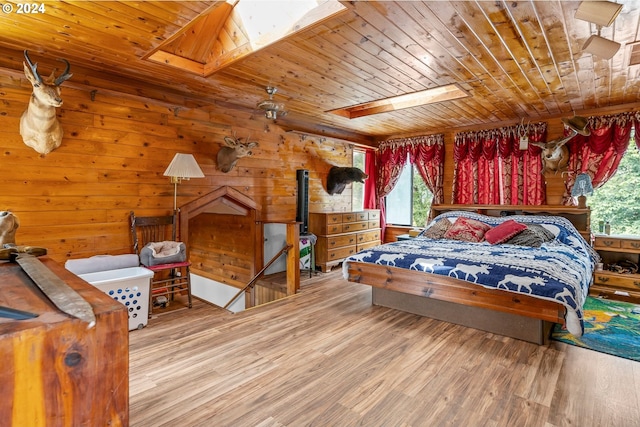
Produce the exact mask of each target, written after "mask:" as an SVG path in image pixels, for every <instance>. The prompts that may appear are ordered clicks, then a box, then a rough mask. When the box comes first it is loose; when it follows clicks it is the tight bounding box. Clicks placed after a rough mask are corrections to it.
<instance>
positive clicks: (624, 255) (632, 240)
mask: <svg viewBox="0 0 640 427" xmlns="http://www.w3.org/2000/svg"><path fill="white" fill-rule="evenodd" d="M593 247H594V249H595V250H596V251H598V253H599V254H600V257H602V263H603V264H604V269H603V270H596V271H595V273H594V280H593V285H592V286H591V288H590V289H589V294H591V295H596V296H601V297H604V298H611V299H618V300H622V301H629V302H634V303H640V272H636V273H635V274H632V273H620V272H616V271H612V267H611V266H612V265H614V264H616V263H619V262H621V261H624V260H629V261H631V262H633V263H634V264H635V265H636V266H637V265H638V264H639V262H640V236H630V235H623V234H616V235H605V234H597V235H596V236H595V241H594V244H593Z"/></svg>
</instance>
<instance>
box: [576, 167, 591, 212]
mask: <svg viewBox="0 0 640 427" xmlns="http://www.w3.org/2000/svg"><path fill="white" fill-rule="evenodd" d="M592 194H593V184H592V183H591V176H590V175H589V174H588V173H585V172H583V173H581V174H579V175H578V176H577V177H576V182H574V183H573V188H572V189H571V197H577V198H578V208H580V209H585V208H586V207H587V196H591V195H592Z"/></svg>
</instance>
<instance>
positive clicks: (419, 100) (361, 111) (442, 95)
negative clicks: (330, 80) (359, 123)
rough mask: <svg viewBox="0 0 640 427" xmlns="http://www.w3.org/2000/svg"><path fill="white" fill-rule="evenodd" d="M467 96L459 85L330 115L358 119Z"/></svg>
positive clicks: (395, 98) (363, 105)
mask: <svg viewBox="0 0 640 427" xmlns="http://www.w3.org/2000/svg"><path fill="white" fill-rule="evenodd" d="M467 96H469V94H468V93H467V92H466V91H465V90H463V89H462V88H461V87H460V86H458V85H457V84H451V85H447V86H440V87H436V88H433V89H427V90H423V91H420V92H413V93H408V94H405V95H399V96H394V97H391V98H386V99H380V100H377V101H371V102H365V103H364V104H359V105H354V106H352V107H345V108H339V109H336V110H331V111H328V113H333V114H337V115H339V116H343V117H346V118H348V119H356V118H358V117H364V116H370V115H373V114H379V113H387V112H389V111H397V110H402V109H404V108H411V107H419V106H421V105H427V104H435V103H437V102H444V101H451V100H453V99H459V98H466V97H467Z"/></svg>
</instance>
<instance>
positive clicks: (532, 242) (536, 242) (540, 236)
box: [504, 224, 556, 248]
mask: <svg viewBox="0 0 640 427" xmlns="http://www.w3.org/2000/svg"><path fill="white" fill-rule="evenodd" d="M555 238H556V236H555V235H554V234H553V233H552V232H550V231H549V230H547V229H546V228H545V227H544V226H542V225H540V224H527V229H526V230H522V232H520V233H518V234H517V235H515V236H514V237H512V238H511V239H509V240H507V241H506V242H504V243H507V244H509V245H520V246H531V247H534V248H539V247H540V245H542V244H543V243H545V242H552V241H553V240H554V239H555Z"/></svg>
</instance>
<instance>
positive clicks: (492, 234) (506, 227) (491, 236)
mask: <svg viewBox="0 0 640 427" xmlns="http://www.w3.org/2000/svg"><path fill="white" fill-rule="evenodd" d="M526 229H527V226H526V225H524V224H522V223H520V222H517V221H514V220H512V219H510V220H507V221H505V222H503V223H502V224H499V225H496V226H495V227H493V228H492V229H491V230H489V231H487V232H486V233H485V234H484V239H485V240H486V241H487V242H489V243H491V244H492V245H497V244H500V243H504V242H506V241H507V240H509V239H510V238H512V237H513V236H516V235H518V234H520V233H522V232H523V231H524V230H526Z"/></svg>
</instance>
